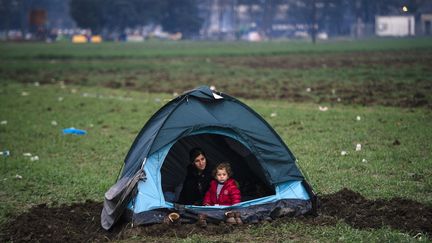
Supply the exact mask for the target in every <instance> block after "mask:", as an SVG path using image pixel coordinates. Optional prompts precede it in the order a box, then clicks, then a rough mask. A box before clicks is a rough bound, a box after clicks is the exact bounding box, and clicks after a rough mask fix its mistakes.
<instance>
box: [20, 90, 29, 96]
mask: <svg viewBox="0 0 432 243" xmlns="http://www.w3.org/2000/svg"><path fill="white" fill-rule="evenodd" d="M28 95H29V93H28V92H25V91H23V92H21V96H28Z"/></svg>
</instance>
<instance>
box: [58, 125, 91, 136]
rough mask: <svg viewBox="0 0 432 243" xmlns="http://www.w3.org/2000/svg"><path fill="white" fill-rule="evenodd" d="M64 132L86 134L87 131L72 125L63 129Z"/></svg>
mask: <svg viewBox="0 0 432 243" xmlns="http://www.w3.org/2000/svg"><path fill="white" fill-rule="evenodd" d="M63 134H75V135H85V134H87V131H85V130H81V129H76V128H74V127H70V128H65V129H63Z"/></svg>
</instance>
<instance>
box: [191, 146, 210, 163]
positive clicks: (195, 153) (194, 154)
mask: <svg viewBox="0 0 432 243" xmlns="http://www.w3.org/2000/svg"><path fill="white" fill-rule="evenodd" d="M200 154H202V156H204V157H206V155H205V153H204V151H203V150H202V149H201V148H193V149H191V150H190V151H189V161H190V162H191V163H192V162H194V160H195V158H196V157H198V156H199V155H200ZM206 158H207V157H206Z"/></svg>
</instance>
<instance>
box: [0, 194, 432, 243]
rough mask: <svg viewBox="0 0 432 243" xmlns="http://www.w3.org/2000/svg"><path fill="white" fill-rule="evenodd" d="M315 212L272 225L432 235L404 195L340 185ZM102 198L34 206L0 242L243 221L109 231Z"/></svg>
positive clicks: (187, 230)
mask: <svg viewBox="0 0 432 243" xmlns="http://www.w3.org/2000/svg"><path fill="white" fill-rule="evenodd" d="M320 199H321V207H320V209H319V215H318V216H317V217H313V216H302V217H299V218H280V219H277V220H274V221H272V222H270V223H271V224H273V225H274V226H277V225H278V224H284V223H288V222H291V221H299V222H303V223H305V224H310V225H314V226H331V225H335V224H336V223H337V222H339V221H344V222H346V223H347V224H349V225H350V226H351V227H353V228H356V229H378V228H381V227H391V228H393V229H395V230H398V231H401V232H404V233H408V234H410V235H412V236H415V235H417V234H418V233H422V234H427V235H429V236H432V206H427V205H423V204H421V203H419V202H415V201H412V200H408V199H402V198H393V199H389V200H383V199H377V200H368V199H366V198H365V197H363V196H362V195H360V194H359V193H357V192H354V191H351V190H349V189H346V188H344V189H342V190H340V191H338V192H336V193H334V194H329V195H323V196H321V197H320ZM101 209H102V203H101V202H94V201H87V202H85V203H75V204H72V205H61V206H58V207H48V206H47V205H45V204H41V205H38V206H36V207H33V208H32V209H30V210H29V211H28V212H26V213H23V214H21V215H19V216H17V217H16V218H13V219H11V220H10V221H9V222H8V223H6V224H5V225H4V226H3V228H2V229H1V230H0V232H1V234H0V242H7V241H13V242H29V241H31V242H39V241H40V242H44V241H45V242H53V241H54V242H88V241H91V242H100V241H110V240H121V239H128V238H132V237H134V236H137V235H140V236H154V237H163V238H165V239H169V238H170V237H176V238H178V237H180V238H186V237H188V236H191V235H192V234H197V233H198V234H205V235H219V234H221V233H231V232H234V231H235V230H236V231H238V230H240V231H241V230H242V228H243V227H244V229H246V227H247V226H237V227H233V226H230V225H226V224H220V225H214V224H209V226H208V227H207V228H205V229H203V228H200V227H197V226H196V225H194V224H184V225H179V226H175V227H173V226H168V225H163V224H160V225H159V224H158V225H152V226H145V227H135V228H132V227H131V226H130V224H127V223H123V224H120V225H116V226H115V227H114V229H113V230H111V231H109V232H107V231H105V230H103V229H102V228H101V227H100V223H99V222H100V212H101Z"/></svg>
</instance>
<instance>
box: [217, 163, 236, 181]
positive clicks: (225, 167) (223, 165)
mask: <svg viewBox="0 0 432 243" xmlns="http://www.w3.org/2000/svg"><path fill="white" fill-rule="evenodd" d="M218 170H225V171H226V173H227V174H228V178H231V177H232V175H233V172H232V170H231V165H230V164H229V162H224V163H220V164H218V165H217V166H216V168H214V170H213V177H216V174H217V171H218Z"/></svg>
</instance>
